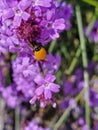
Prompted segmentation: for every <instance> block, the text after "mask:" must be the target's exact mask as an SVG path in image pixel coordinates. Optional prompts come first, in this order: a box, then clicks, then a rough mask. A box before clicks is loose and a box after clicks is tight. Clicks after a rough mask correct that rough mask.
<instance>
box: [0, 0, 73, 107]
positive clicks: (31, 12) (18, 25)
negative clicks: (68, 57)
mask: <svg viewBox="0 0 98 130" xmlns="http://www.w3.org/2000/svg"><path fill="white" fill-rule="evenodd" d="M72 14H73V9H72V6H71V5H70V4H66V3H65V2H62V3H61V2H58V1H56V0H29V1H28V0H4V1H3V0H2V2H1V4H0V54H6V53H7V52H10V53H11V54H12V55H13V56H14V57H15V56H16V57H15V58H14V59H13V60H12V61H11V62H12V63H11V66H12V68H11V69H12V77H11V78H12V82H13V83H11V84H10V85H9V86H8V87H7V88H4V90H3V91H2V95H3V97H4V99H5V100H6V101H7V104H8V105H9V106H11V107H15V106H16V105H17V104H19V103H20V102H22V101H28V100H30V99H31V98H32V99H31V100H30V102H31V103H32V104H34V105H35V103H36V101H40V106H41V107H45V106H46V104H47V102H50V103H51V104H52V105H53V107H55V106H56V103H55V100H54V94H55V93H57V92H59V89H60V86H59V85H58V84H56V83H54V82H55V80H56V77H55V76H54V73H55V72H56V71H57V70H58V69H59V66H60V56H59V55H58V54H57V55H56V56H53V55H52V54H47V56H46V59H45V60H43V61H36V58H35V56H34V55H33V49H32V47H31V46H33V44H41V45H42V46H44V45H46V44H48V43H49V42H50V41H52V40H54V39H56V38H58V37H59V35H60V33H61V32H62V31H63V30H68V29H70V27H71V24H70V19H71V16H72ZM16 53H17V54H16ZM0 73H1V71H0ZM0 78H2V77H0ZM0 80H1V79H0ZM13 88H14V89H13ZM13 90H14V91H13ZM7 93H8V95H7ZM12 97H13V98H12ZM12 99H13V101H12ZM17 99H19V101H16V100H17ZM10 101H11V102H12V104H11V105H10ZM15 102H17V103H15Z"/></svg>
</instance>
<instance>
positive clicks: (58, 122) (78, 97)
mask: <svg viewBox="0 0 98 130" xmlns="http://www.w3.org/2000/svg"><path fill="white" fill-rule="evenodd" d="M83 93H84V89H83V90H82V91H81V92H80V93H79V94H78V95H77V96H76V98H75V102H78V101H79V100H80V98H81V97H82V95H83ZM71 109H72V107H71V106H69V107H68V108H67V109H66V110H65V112H64V113H63V115H62V116H61V117H60V119H59V120H58V121H57V123H56V124H55V125H54V128H53V130H58V128H59V127H60V126H61V124H62V123H63V122H64V121H66V119H67V117H68V115H69V113H70V111H71Z"/></svg>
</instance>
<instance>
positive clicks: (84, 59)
mask: <svg viewBox="0 0 98 130" xmlns="http://www.w3.org/2000/svg"><path fill="white" fill-rule="evenodd" d="M76 18H77V24H78V30H79V37H80V44H81V51H82V62H83V67H84V82H85V96H86V98H85V112H86V123H87V125H88V128H89V129H90V106H89V75H88V72H87V66H88V62H87V53H86V52H87V51H86V45H85V38H84V35H83V26H82V18H81V12H80V7H79V6H76Z"/></svg>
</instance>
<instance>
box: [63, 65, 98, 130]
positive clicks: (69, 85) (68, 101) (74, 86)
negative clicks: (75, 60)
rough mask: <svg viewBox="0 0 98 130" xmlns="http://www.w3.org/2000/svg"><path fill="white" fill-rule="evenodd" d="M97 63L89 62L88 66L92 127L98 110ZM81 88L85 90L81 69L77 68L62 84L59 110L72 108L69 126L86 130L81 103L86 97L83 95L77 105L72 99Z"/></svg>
mask: <svg viewBox="0 0 98 130" xmlns="http://www.w3.org/2000/svg"><path fill="white" fill-rule="evenodd" d="M97 66H98V63H95V62H89V64H88V73H89V76H90V81H89V91H90V108H91V115H90V116H91V119H92V126H93V127H94V126H95V124H94V122H95V121H96V120H97V115H98V113H97V109H98V89H97V86H98V77H97V73H96V72H97V70H98V68H97ZM83 88H85V84H84V79H83V69H82V68H80V67H79V68H77V69H76V70H75V72H74V73H73V75H71V76H69V77H68V79H66V81H65V82H64V88H63V92H64V98H63V101H62V102H61V108H62V109H66V108H67V107H68V106H71V107H72V111H71V116H72V117H73V118H74V120H75V121H74V122H73V124H75V126H76V127H77V128H76V127H75V128H74V126H71V127H72V128H73V130H74V129H78V127H81V129H83V130H88V128H87V125H86V124H85V117H84V113H85V110H84V108H83V105H81V102H83V100H85V99H86V95H85V94H84V96H83V98H82V99H81V100H80V102H79V103H77V102H75V99H74V97H76V96H77V93H79V92H80V91H81V90H82V89H83ZM92 130H96V128H95V127H94V128H92Z"/></svg>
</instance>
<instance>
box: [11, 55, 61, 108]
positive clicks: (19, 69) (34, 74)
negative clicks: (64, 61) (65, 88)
mask: <svg viewBox="0 0 98 130" xmlns="http://www.w3.org/2000/svg"><path fill="white" fill-rule="evenodd" d="M50 57H51V58H53V59H54V61H53V62H51V61H49V60H48V59H49V58H50ZM57 61H58V62H57ZM59 64H60V57H59V55H56V57H54V56H53V55H52V54H49V55H47V61H42V62H40V65H41V67H42V69H44V71H43V72H41V71H40V67H39V63H38V62H36V61H34V58H33V56H32V57H30V56H27V55H26V56H25V57H21V56H18V57H17V58H16V59H15V60H14V61H13V64H12V65H13V80H14V82H15V84H16V90H17V92H18V93H19V92H21V95H22V97H23V98H24V101H25V100H28V99H30V98H31V97H33V98H32V99H31V100H30V102H31V104H34V105H35V102H36V101H37V100H39V101H40V106H41V107H45V106H46V103H47V102H48V101H50V102H51V103H52V104H53V106H54V107H55V105H56V104H55V102H54V93H57V92H59V88H60V86H59V85H57V84H55V83H54V81H55V79H56V77H55V76H54V75H53V73H54V72H55V71H57V70H58V68H59ZM53 65H54V66H53ZM17 81H18V82H17Z"/></svg>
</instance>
